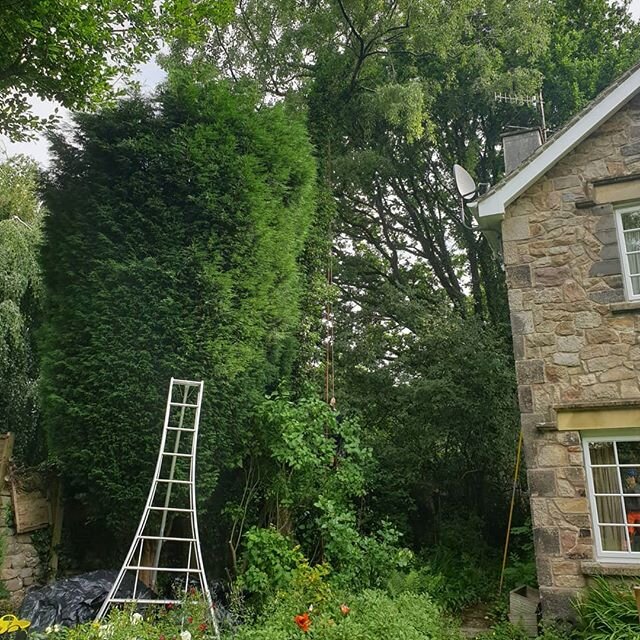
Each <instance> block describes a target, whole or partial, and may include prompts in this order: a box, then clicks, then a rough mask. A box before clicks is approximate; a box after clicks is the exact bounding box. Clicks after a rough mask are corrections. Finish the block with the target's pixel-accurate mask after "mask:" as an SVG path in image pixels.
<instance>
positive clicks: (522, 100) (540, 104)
mask: <svg viewBox="0 0 640 640" xmlns="http://www.w3.org/2000/svg"><path fill="white" fill-rule="evenodd" d="M493 99H494V100H495V101H496V102H504V103H505V104H514V105H516V106H518V107H524V106H525V105H526V106H528V107H533V108H534V109H536V110H537V112H538V115H539V116H540V132H541V134H542V142H543V143H544V142H546V141H547V132H548V129H547V119H546V117H545V115H544V98H543V96H542V89H540V90H539V91H538V95H535V96H520V95H517V94H514V93H498V92H496V93H494V94H493ZM517 128H518V129H520V128H522V129H526V127H517Z"/></svg>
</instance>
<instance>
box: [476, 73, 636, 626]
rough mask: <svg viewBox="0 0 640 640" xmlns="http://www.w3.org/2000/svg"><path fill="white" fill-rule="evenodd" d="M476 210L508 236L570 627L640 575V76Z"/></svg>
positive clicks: (532, 453) (543, 508)
mask: <svg viewBox="0 0 640 640" xmlns="http://www.w3.org/2000/svg"><path fill="white" fill-rule="evenodd" d="M526 136H528V140H529V141H530V139H531V134H530V133H529V134H526ZM516 138H517V136H516V137H513V136H510V137H509V138H508V139H506V140H505V152H506V153H505V157H509V155H510V154H509V153H508V152H509V150H510V149H511V148H512V146H513V145H517V144H518V141H517V139H516ZM525 142H526V141H525ZM516 151H517V149H516ZM517 155H518V154H517V152H516V156H517ZM510 168H511V167H507V171H509V169H510ZM472 206H473V207H474V208H475V215H476V218H477V220H478V221H479V223H480V225H481V226H482V227H483V228H485V229H486V228H493V229H494V230H496V231H499V232H500V233H501V236H502V252H503V258H504V265H505V269H506V276H507V284H508V292H509V307H510V311H511V324H512V329H513V347H514V352H515V358H516V374H517V382H518V396H519V403H520V412H521V422H522V428H523V433H524V453H525V457H526V461H527V468H528V479H529V488H530V497H531V511H532V522H533V531H534V541H535V549H536V562H537V569H538V579H539V584H540V594H541V598H542V605H543V611H544V613H545V615H547V616H550V617H571V612H572V607H571V600H572V599H573V598H574V597H575V595H576V593H577V591H579V590H580V589H581V588H582V587H584V586H585V585H586V584H587V581H588V579H589V577H590V576H593V575H624V576H639V577H640V495H638V494H640V384H639V383H640V377H639V375H640V65H638V66H636V67H635V68H633V69H631V70H630V71H629V72H628V73H626V74H625V75H624V76H623V77H622V78H620V79H619V80H618V81H617V82H616V83H614V84H613V85H612V86H611V87H609V88H608V89H607V90H606V91H604V92H603V93H602V94H601V95H600V96H598V97H597V98H596V99H595V100H594V101H593V102H592V103H591V104H590V105H589V106H588V107H587V108H586V109H585V110H584V111H582V112H581V113H580V114H579V115H578V116H576V117H575V118H574V119H573V120H572V121H570V122H569V123H568V124H567V126H565V127H564V128H563V129H562V130H561V131H559V132H558V133H557V134H555V135H554V136H553V137H552V138H551V139H550V140H548V141H547V142H546V143H545V144H544V145H542V146H539V147H538V148H537V149H535V150H534V151H533V153H532V154H531V155H530V156H529V157H527V158H526V159H525V160H524V162H522V163H521V164H520V166H518V167H517V168H515V169H513V170H512V171H511V172H510V173H508V174H507V176H506V177H505V178H504V179H503V180H502V181H501V182H500V183H499V184H497V185H495V186H494V187H493V188H492V189H491V190H490V191H489V192H487V193H486V194H484V195H483V196H482V197H480V198H479V199H478V200H477V201H476V202H475V203H473V205H472ZM636 523H639V526H638V527H637V528H636V527H635V526H634V525H635V524H636Z"/></svg>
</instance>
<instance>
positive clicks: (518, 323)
mask: <svg viewBox="0 0 640 640" xmlns="http://www.w3.org/2000/svg"><path fill="white" fill-rule="evenodd" d="M511 329H512V331H513V334H514V335H527V334H529V333H533V332H534V325H533V312H532V311H514V312H513V313H512V314H511Z"/></svg>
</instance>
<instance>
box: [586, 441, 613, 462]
mask: <svg viewBox="0 0 640 640" xmlns="http://www.w3.org/2000/svg"><path fill="white" fill-rule="evenodd" d="M589 457H590V458H591V464H615V463H616V456H615V453H614V451H613V443H612V442H590V443H589Z"/></svg>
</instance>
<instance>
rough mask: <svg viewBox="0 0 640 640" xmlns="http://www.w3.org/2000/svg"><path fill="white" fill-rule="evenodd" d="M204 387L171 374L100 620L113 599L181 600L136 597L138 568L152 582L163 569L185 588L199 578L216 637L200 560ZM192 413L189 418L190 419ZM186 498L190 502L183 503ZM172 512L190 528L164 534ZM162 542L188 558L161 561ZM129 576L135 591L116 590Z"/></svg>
mask: <svg viewBox="0 0 640 640" xmlns="http://www.w3.org/2000/svg"><path fill="white" fill-rule="evenodd" d="M203 389H204V382H195V381H191V380H176V379H174V378H171V383H170V385H169V395H168V398H167V408H166V413H165V418H164V428H163V430H162V440H161V444H160V452H159V453H158V461H157V463H156V469H155V474H154V477H153V482H152V484H151V490H150V491H149V496H148V498H147V503H146V505H145V508H144V511H143V514H142V518H141V519H140V524H139V525H138V530H137V532H136V535H135V537H134V539H133V542H132V544H131V547H130V548H129V552H128V554H127V556H126V558H125V561H124V563H123V565H122V568H121V569H120V572H119V573H118V577H117V578H116V580H115V582H114V583H113V586H112V587H111V591H110V592H109V595H108V596H107V598H106V600H105V601H104V603H103V604H102V607H101V608H100V611H98V614H97V616H96V621H99V620H101V619H102V618H103V617H104V616H105V614H106V613H107V611H108V610H109V609H110V608H111V606H113V605H118V604H124V603H128V602H132V603H137V604H144V605H168V604H179V603H181V602H182V601H183V599H182V598H177V599H170V598H169V599H167V598H150V597H140V596H139V595H138V593H137V592H138V580H139V578H140V573H141V572H145V574H146V575H147V576H150V577H151V586H152V588H154V587H155V585H156V579H157V575H158V573H167V574H169V575H171V574H174V575H179V576H180V584H181V586H182V587H183V589H182V590H183V591H184V592H185V593H186V592H187V590H188V589H189V587H190V580H195V581H196V582H197V583H199V585H198V586H199V588H200V590H201V592H202V595H203V596H204V598H205V601H206V603H207V605H208V608H209V612H210V618H211V623H212V627H213V630H214V633H215V635H216V637H219V631H218V626H217V623H216V619H215V613H214V610H213V603H212V600H211V593H210V592H209V586H208V584H207V579H206V575H205V572H204V565H203V563H202V552H201V550H200V538H199V535H198V517H197V513H196V489H195V477H196V448H197V440H198V427H199V425H200V409H201V407H202V393H203ZM188 412H190V413H189V414H188ZM176 413H177V415H176ZM187 414H188V417H187ZM191 416H192V417H193V420H190V419H189V418H190V417H191ZM186 417H187V420H186V421H185V418H186ZM185 424H187V425H188V426H185ZM191 425H192V426H191ZM174 489H175V490H174ZM184 489H186V491H184ZM181 490H183V491H181ZM185 494H188V496H187V495H185ZM181 499H182V500H181ZM158 502H159V503H160V504H158ZM185 502H186V503H187V505H188V506H185V504H184V503H185ZM176 515H183V516H184V515H186V516H188V520H189V529H190V531H189V532H188V533H186V534H185V535H181V536H175V535H171V536H170V535H166V531H167V520H168V517H171V518H173V517H175V516H176ZM158 519H159V522H158ZM165 542H169V543H172V545H173V546H174V551H175V550H176V547H178V548H179V550H180V551H183V552H184V553H183V556H184V557H186V562H182V565H178V566H160V559H161V554H162V549H163V544H164V543H165ZM145 545H146V547H145ZM180 547H181V549H180ZM185 547H186V549H185ZM151 554H152V555H153V560H152V561H151V564H149V561H145V559H144V558H145V556H146V557H147V558H148V557H149V556H150V555H151ZM174 557H175V554H174ZM165 564H170V563H165ZM127 576H131V577H133V578H134V580H133V592H132V593H131V594H130V595H129V596H128V597H125V596H122V594H121V593H120V592H121V591H123V590H124V587H123V582H124V580H125V577H127ZM182 578H184V580H183V579H182ZM178 595H180V594H178Z"/></svg>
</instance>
